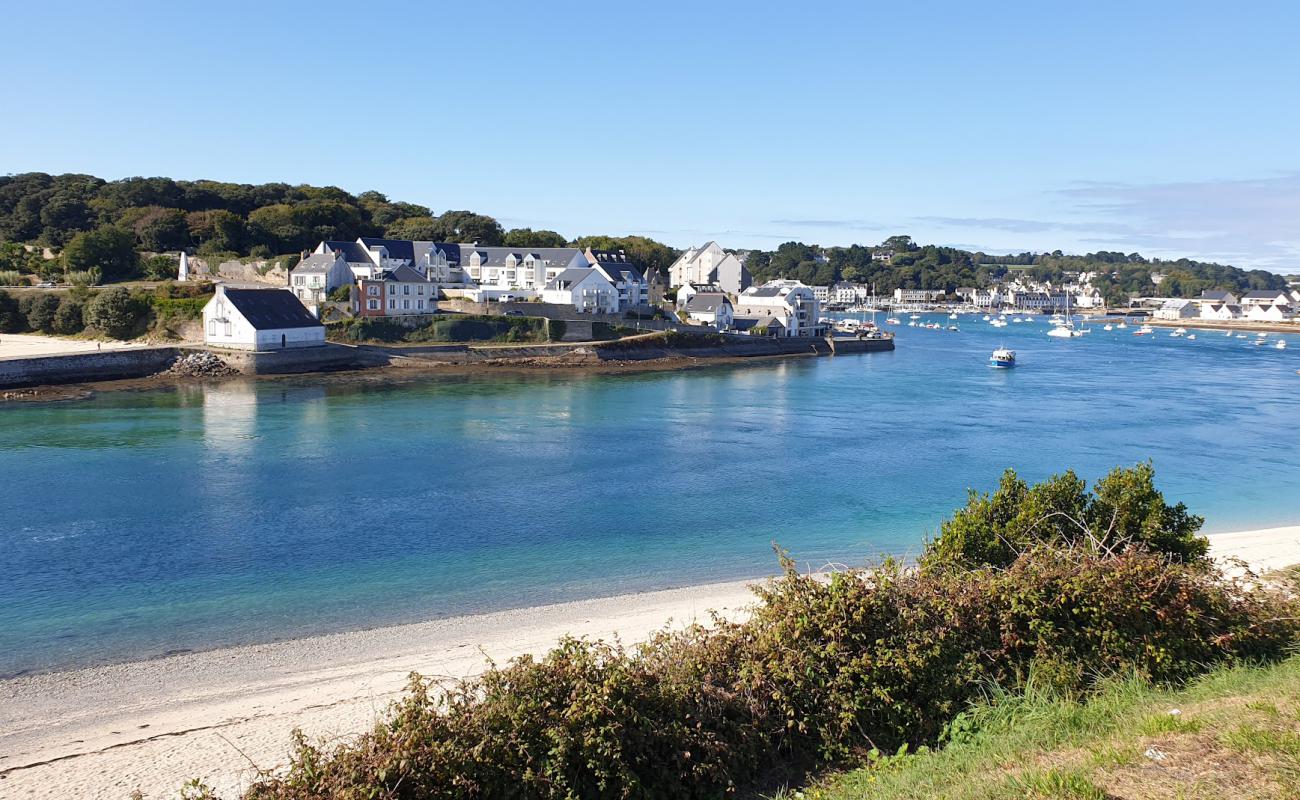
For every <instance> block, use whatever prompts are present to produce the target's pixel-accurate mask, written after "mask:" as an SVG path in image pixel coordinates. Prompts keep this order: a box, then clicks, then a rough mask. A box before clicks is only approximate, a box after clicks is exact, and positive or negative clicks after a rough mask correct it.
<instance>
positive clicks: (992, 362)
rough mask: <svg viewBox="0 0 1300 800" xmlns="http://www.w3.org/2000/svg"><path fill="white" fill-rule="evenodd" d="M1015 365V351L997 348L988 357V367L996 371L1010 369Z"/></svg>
mask: <svg viewBox="0 0 1300 800" xmlns="http://www.w3.org/2000/svg"><path fill="white" fill-rule="evenodd" d="M1015 365H1016V351H1015V350H1008V349H1007V348H1005V347H999V348H998V349H997V350H994V351H993V354H992V355H990V356H989V366H990V367H997V368H998V369H1010V368H1011V367H1014V366H1015Z"/></svg>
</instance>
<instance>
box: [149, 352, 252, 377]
mask: <svg viewBox="0 0 1300 800" xmlns="http://www.w3.org/2000/svg"><path fill="white" fill-rule="evenodd" d="M238 373H239V370H237V369H235V368H234V367H232V366H230V365H229V364H227V363H226V362H224V361H222V360H221V359H220V358H218V357H217V356H216V355H214V354H213V353H209V352H208V351H206V350H200V351H199V352H197V353H189V354H187V355H183V356H177V357H176V360H175V361H173V362H172V365H171V366H170V367H168V368H167V369H166V370H164V371H163V372H161V373H159V374H160V375H173V376H176V377H181V378H221V377H225V376H227V375H236V374H238Z"/></svg>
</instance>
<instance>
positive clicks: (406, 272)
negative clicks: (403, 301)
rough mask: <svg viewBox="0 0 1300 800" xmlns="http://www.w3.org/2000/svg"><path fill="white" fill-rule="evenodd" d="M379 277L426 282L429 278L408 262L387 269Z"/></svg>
mask: <svg viewBox="0 0 1300 800" xmlns="http://www.w3.org/2000/svg"><path fill="white" fill-rule="evenodd" d="M379 279H380V280H383V281H394V282H397V283H424V282H425V281H426V280H428V279H427V278H425V277H424V275H423V274H422V273H421V272H420V271H419V270H418V269H415V268H414V267H411V266H408V265H406V264H403V265H401V266H400V267H398V268H397V269H390V270H387V271H385V272H384V274H383V275H381V276H380V278H379Z"/></svg>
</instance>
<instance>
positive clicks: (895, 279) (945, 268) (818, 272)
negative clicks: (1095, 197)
mask: <svg viewBox="0 0 1300 800" xmlns="http://www.w3.org/2000/svg"><path fill="white" fill-rule="evenodd" d="M882 250H885V251H889V252H892V254H893V255H892V258H891V259H890V260H889V261H876V260H873V258H872V255H873V253H875V252H879V251H882ZM746 264H747V266H748V267H749V271H750V273H751V274H752V275H753V276H754V280H755V282H762V281H766V280H770V279H772V278H797V279H798V280H801V281H803V282H804V283H807V284H809V285H815V286H824V285H829V284H832V283H835V282H837V281H840V280H846V281H852V282H855V283H865V284H868V285H870V284H873V283H874V284H875V286H876V291H877V292H878V293H880V294H888V293H890V292H893V291H894V289H898V288H903V289H943V290H945V291H947V292H949V293H951V292H954V291H955V290H956V289H957V288H958V287H960V286H971V287H977V288H987V287H988V286H990V285H992V284H994V283H996V282H998V281H1000V280H1003V279H1005V278H1007V277H1008V275H1009V274H1010V273H1012V272H1013V271H1014V272H1019V273H1022V274H1024V275H1026V276H1028V277H1031V278H1034V279H1036V280H1051V281H1053V282H1061V281H1063V280H1065V278H1066V273H1067V272H1073V273H1079V272H1095V273H1097V274H1096V276H1095V277H1094V278H1093V280H1092V284H1093V286H1096V287H1097V288H1098V289H1100V290H1101V292H1102V293H1103V294H1104V295H1105V296H1106V299H1107V301H1108V302H1109V303H1112V304H1122V303H1124V302H1125V301H1127V299H1128V297H1129V296H1130V295H1132V294H1137V295H1157V294H1158V295H1167V296H1171V297H1195V296H1198V295H1200V293H1201V290H1202V289H1228V290H1232V291H1235V292H1243V291H1249V290H1251V289H1280V288H1283V287H1284V286H1286V279H1285V278H1283V277H1282V276H1281V275H1277V274H1274V273H1272V272H1268V271H1266V270H1258V269H1257V270H1249V271H1247V270H1242V269H1238V268H1237V267H1231V266H1225V265H1223V264H1210V263H1206V262H1202V261H1193V260H1191V259H1186V258H1181V259H1178V260H1177V261H1162V260H1160V259H1146V258H1143V257H1142V256H1141V255H1139V254H1138V253H1129V254H1127V255H1126V254H1124V253H1118V252H1106V251H1101V252H1097V253H1088V254H1086V255H1082V256H1073V255H1065V254H1063V253H1062V252H1061V251H1060V250H1057V251H1056V252H1054V253H1021V254H1019V255H1002V256H993V255H988V254H985V253H980V252H970V251H968V250H960V249H958V248H955V247H939V246H936V245H924V246H922V245H918V244H916V243H915V242H913V241H912V239H911V237H908V236H894V237H892V238H890V239H888V240H886V241H885V242H884V244H882V245H880V246H878V247H864V246H862V245H853V246H851V247H826V248H823V247H818V246H816V245H807V244H804V243H802V242H786V243H785V244H783V245H781V246H780V247H778V248H777V249H776V250H774V251H770V252H764V251H753V252H751V253H750V254H749V258H748V261H747V262H746ZM1153 274H1155V275H1163V276H1164V278H1163V280H1162V281H1161V282H1160V285H1159V286H1158V287H1157V286H1156V284H1155V282H1154V281H1153V280H1152V275H1153Z"/></svg>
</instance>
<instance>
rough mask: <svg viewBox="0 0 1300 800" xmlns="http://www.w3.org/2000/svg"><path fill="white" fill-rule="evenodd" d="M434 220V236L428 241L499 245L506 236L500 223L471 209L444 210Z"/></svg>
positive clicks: (487, 245)
mask: <svg viewBox="0 0 1300 800" xmlns="http://www.w3.org/2000/svg"><path fill="white" fill-rule="evenodd" d="M436 222H437V224H436V225H435V226H434V233H435V236H433V237H432V238H431V239H430V241H435V242H477V243H478V244H481V245H484V246H485V247H493V246H496V245H500V244H501V243H502V242H503V241H504V240H505V236H506V233H505V231H504V230H503V229H502V228H501V223H499V222H497V221H496V220H495V219H493V218H492V217H489V216H485V215H483V214H475V213H474V212H473V211H446V212H443V214H442V215H441V216H439V217H437V218H436Z"/></svg>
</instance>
